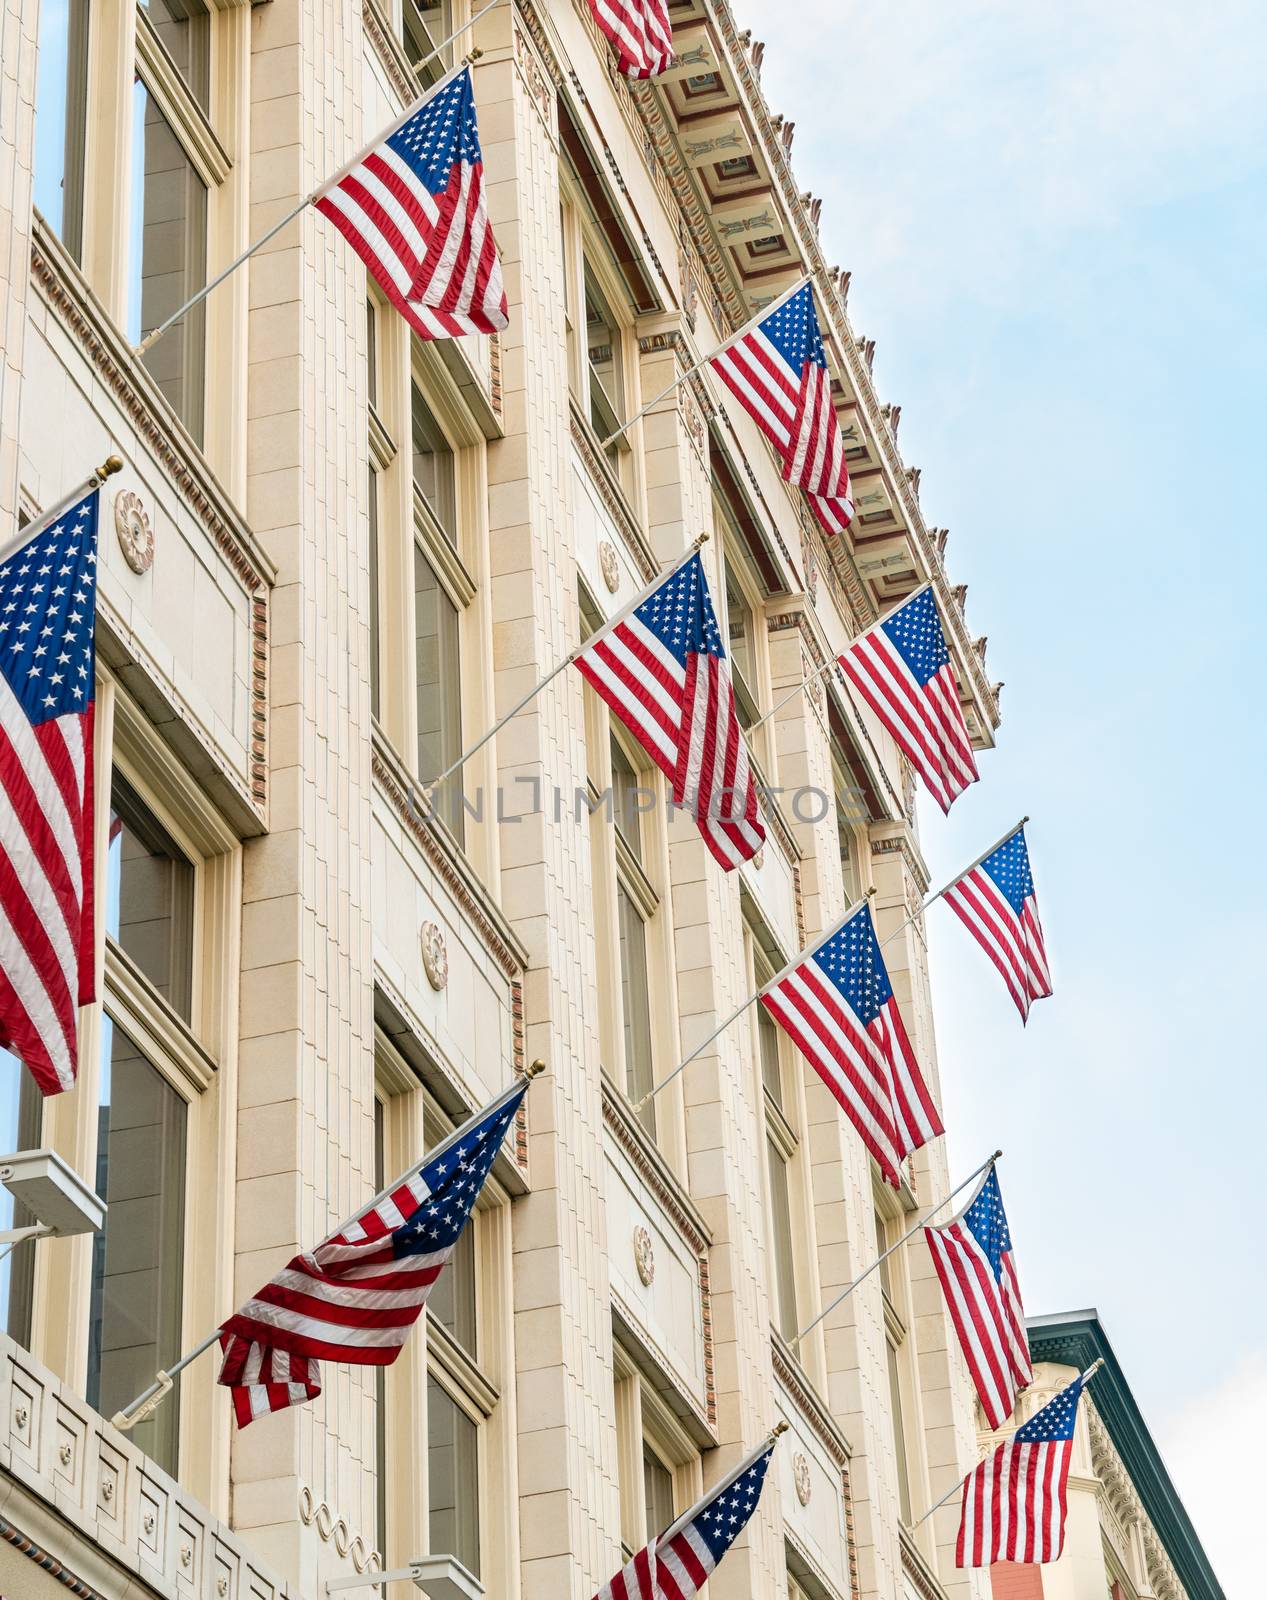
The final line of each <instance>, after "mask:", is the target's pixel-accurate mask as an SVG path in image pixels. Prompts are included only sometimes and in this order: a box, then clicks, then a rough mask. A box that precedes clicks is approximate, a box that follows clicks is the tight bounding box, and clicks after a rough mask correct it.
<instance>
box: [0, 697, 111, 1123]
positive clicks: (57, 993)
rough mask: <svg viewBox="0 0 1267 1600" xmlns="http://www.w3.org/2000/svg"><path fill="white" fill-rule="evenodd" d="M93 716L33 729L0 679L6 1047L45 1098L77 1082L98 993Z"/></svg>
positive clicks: (0, 960) (0, 947)
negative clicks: (88, 1008)
mask: <svg viewBox="0 0 1267 1600" xmlns="http://www.w3.org/2000/svg"><path fill="white" fill-rule="evenodd" d="M93 717H94V712H93V706H92V705H91V704H89V706H88V707H87V709H86V710H84V711H75V712H70V713H68V714H67V715H65V716H61V717H54V718H52V719H50V720H49V721H48V722H44V723H41V724H39V725H38V726H32V724H31V720H30V718H29V717H28V716H27V713H26V711H25V709H24V708H23V706H22V705H21V704H20V702H19V701H18V699H17V697H16V696H15V695H14V693H13V691H12V689H11V688H10V687H9V684H8V682H7V680H6V679H5V678H4V676H3V674H0V1017H2V1018H3V1038H2V1039H0V1043H3V1044H4V1045H6V1046H7V1047H8V1048H9V1049H11V1050H12V1051H13V1052H14V1053H15V1054H16V1055H18V1056H19V1057H21V1059H22V1060H23V1061H24V1062H25V1063H26V1065H27V1066H28V1067H29V1068H30V1071H31V1074H32V1076H33V1077H34V1078H35V1081H36V1083H38V1084H39V1086H40V1089H41V1090H42V1091H43V1093H44V1094H46V1095H47V1094H59V1093H60V1092H62V1091H63V1090H65V1089H69V1088H71V1087H72V1086H73V1085H74V1082H75V1074H76V1072H77V1070H78V1060H79V1052H78V1044H77V1037H76V1030H77V1022H78V1017H77V1013H78V1009H79V1007H80V1006H81V1005H87V1004H88V1003H89V1002H90V1001H92V1000H93V999H94V998H95V992H96V991H95V934H94V921H95V919H94V916H93V892H92V881H93V754H92V739H93Z"/></svg>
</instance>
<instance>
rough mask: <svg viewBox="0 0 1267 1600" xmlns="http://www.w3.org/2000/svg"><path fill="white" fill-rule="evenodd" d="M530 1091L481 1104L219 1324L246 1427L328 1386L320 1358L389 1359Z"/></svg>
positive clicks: (373, 1362)
mask: <svg viewBox="0 0 1267 1600" xmlns="http://www.w3.org/2000/svg"><path fill="white" fill-rule="evenodd" d="M526 1090H527V1083H526V1082H520V1083H517V1084H515V1085H514V1086H513V1087H512V1088H510V1089H507V1090H506V1091H505V1092H504V1093H503V1094H500V1095H499V1096H498V1097H497V1099H496V1100H494V1101H492V1102H491V1104H489V1105H487V1106H485V1107H484V1109H483V1110H482V1111H477V1112H476V1113H475V1115H474V1116H473V1117H471V1118H470V1119H469V1120H468V1121H467V1122H465V1123H464V1124H463V1125H462V1127H460V1128H459V1129H457V1131H456V1132H454V1133H452V1134H450V1135H449V1137H448V1138H447V1139H446V1140H445V1141H444V1142H443V1143H442V1144H440V1145H438V1146H437V1147H436V1149H435V1150H433V1151H432V1152H431V1154H430V1155H428V1156H427V1158H426V1159H425V1160H424V1162H423V1163H422V1165H421V1167H417V1168H410V1170H409V1171H408V1172H407V1173H405V1174H404V1176H403V1177H401V1178H400V1179H398V1180H397V1182H396V1183H394V1184H393V1185H392V1186H391V1188H390V1189H388V1190H386V1191H385V1192H384V1193H383V1194H381V1195H380V1196H378V1198H377V1199H375V1200H373V1201H371V1203H370V1204H369V1206H367V1207H366V1208H365V1210H363V1211H361V1212H359V1213H358V1214H357V1216H356V1217H355V1218H354V1220H353V1221H352V1222H349V1223H346V1224H345V1225H344V1226H343V1227H342V1228H341V1229H340V1230H339V1231H338V1232H337V1233H334V1234H332V1235H331V1236H330V1237H329V1238H328V1239H327V1240H326V1241H325V1242H324V1243H323V1244H319V1245H318V1246H317V1248H316V1249H315V1250H313V1251H311V1252H309V1253H305V1254H304V1255H298V1256H294V1257H292V1259H291V1260H290V1261H289V1262H287V1264H286V1266H285V1267H283V1269H282V1270H281V1271H280V1272H279V1273H278V1274H277V1276H276V1277H275V1278H273V1279H271V1280H270V1281H269V1282H268V1283H266V1284H265V1285H264V1287H263V1288H262V1289H261V1290H260V1291H259V1293H258V1294H257V1295H256V1296H255V1297H254V1299H252V1300H248V1301H247V1303H246V1304H245V1305H244V1306H243V1307H242V1308H241V1310H240V1311H237V1312H235V1313H234V1314H233V1316H231V1317H230V1318H229V1319H228V1321H227V1322H225V1323H224V1324H223V1325H222V1327H221V1329H220V1343H221V1346H222V1347H223V1349H224V1362H223V1364H222V1366H221V1368H220V1376H219V1378H218V1380H217V1381H218V1382H220V1383H223V1384H226V1385H227V1386H228V1387H230V1388H231V1389H232V1390H233V1409H234V1411H235V1412H236V1414H237V1419H238V1426H239V1427H242V1428H245V1427H246V1426H247V1424H248V1423H250V1422H253V1421H254V1420H255V1418H256V1417H262V1416H267V1415H268V1413H269V1412H270V1411H283V1410H285V1408H286V1407H287V1406H293V1405H300V1404H302V1402H303V1401H305V1400H312V1399H315V1398H316V1396H317V1395H319V1394H320V1393H321V1369H320V1365H319V1363H320V1361H321V1360H322V1359H327V1358H328V1359H329V1360H331V1361H344V1362H347V1363H348V1364H350V1365H352V1366H375V1367H385V1366H390V1365H391V1363H392V1362H393V1361H395V1359H396V1357H397V1356H398V1355H399V1354H400V1351H401V1347H402V1346H403V1345H404V1342H405V1340H406V1338H407V1337H408V1336H409V1330H410V1328H411V1327H412V1326H413V1325H414V1323H415V1322H416V1321H417V1320H418V1317H419V1314H420V1313H421V1311H422V1308H423V1306H424V1305H425V1304H426V1301H427V1296H428V1295H429V1294H430V1293H431V1286H432V1284H434V1283H435V1281H436V1279H437V1278H438V1277H439V1276H440V1272H441V1269H442V1268H443V1267H444V1264H445V1262H446V1261H448V1259H449V1257H450V1256H451V1255H452V1254H453V1249H454V1246H455V1245H456V1244H457V1241H458V1236H459V1235H460V1234H461V1232H462V1229H463V1228H464V1227H465V1226H466V1222H467V1218H468V1217H469V1216H470V1214H471V1210H472V1207H473V1206H474V1205H475V1201H476V1199H477V1198H478V1196H479V1192H480V1190H481V1189H482V1188H483V1187H484V1180H485V1179H486V1178H487V1177H488V1173H489V1168H490V1167H491V1166H492V1164H493V1161H494V1159H495V1157H496V1155H497V1151H498V1149H499V1148H500V1146H501V1142H502V1137H503V1135H504V1134H505V1132H506V1129H507V1128H508V1127H509V1126H510V1124H511V1121H512V1120H513V1118H514V1115H515V1113H516V1111H518V1109H519V1104H520V1102H521V1101H522V1099H523V1097H524V1094H525V1092H526Z"/></svg>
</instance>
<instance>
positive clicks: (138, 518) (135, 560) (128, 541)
mask: <svg viewBox="0 0 1267 1600" xmlns="http://www.w3.org/2000/svg"><path fill="white" fill-rule="evenodd" d="M114 531H115V533H116V534H117V535H118V538H119V548H120V550H122V551H123V559H124V560H125V561H126V562H127V564H128V566H130V567H131V568H132V571H133V572H136V573H142V572H148V571H149V570H150V568H151V567H152V566H153V565H154V529H153V527H152V526H151V524H150V519H149V515H148V513H147V512H146V509H145V507H144V506H143V505H142V504H141V497H140V495H138V494H134V493H133V491H132V490H131V489H120V490H119V492H118V494H116V495H115V497H114Z"/></svg>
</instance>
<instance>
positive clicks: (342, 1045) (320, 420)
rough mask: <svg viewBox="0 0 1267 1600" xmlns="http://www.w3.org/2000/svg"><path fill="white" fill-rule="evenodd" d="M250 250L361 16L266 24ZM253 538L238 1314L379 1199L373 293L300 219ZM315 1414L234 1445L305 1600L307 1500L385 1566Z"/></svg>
mask: <svg viewBox="0 0 1267 1600" xmlns="http://www.w3.org/2000/svg"><path fill="white" fill-rule="evenodd" d="M253 23H254V27H253V33H252V74H251V85H252V88H251V92H252V108H251V109H252V115H251V130H252V145H253V148H252V160H251V217H250V231H251V234H252V236H256V235H258V234H260V233H262V232H264V231H265V230H266V229H267V228H268V226H269V225H270V224H271V223H272V222H274V221H275V220H276V219H277V218H278V217H279V216H280V215H281V214H282V213H283V212H284V211H285V210H286V209H288V208H289V207H291V206H293V205H294V204H295V202H296V201H297V200H298V199H299V197H300V196H301V195H303V194H304V193H306V192H307V191H308V190H309V189H311V188H312V187H313V185H314V183H315V182H316V181H317V180H319V179H320V177H322V176H323V175H324V174H326V173H328V172H331V171H333V170H334V169H335V168H337V167H338V166H339V165H340V164H341V163H342V162H343V161H345V160H346V159H347V157H348V156H349V155H350V154H351V153H352V152H353V151H355V150H356V149H357V148H358V147H359V146H360V144H361V143H362V142H363V139H364V134H365V130H364V129H363V127H362V123H361V112H360V103H361V97H360V94H359V86H360V80H361V69H362V53H363V51H364V48H365V44H364V35H363V31H362V26H361V14H360V8H359V6H357V5H354V4H351V3H350V0H323V3H322V4H320V5H318V6H316V7H313V6H310V5H304V4H301V3H300V0H274V3H273V4H271V5H269V6H265V7H262V8H260V9H259V10H257V11H256V13H255V14H254V17H253ZM249 270H250V307H251V309H250V315H249V324H248V332H249V339H250V366H249V379H250V382H249V401H248V420H249V447H248V460H247V475H246V482H247V505H248V512H249V516H250V520H251V522H252V525H253V526H254V528H255V530H256V532H257V534H258V535H259V537H260V539H261V541H262V542H263V544H264V546H265V548H266V549H267V550H268V552H269V554H270V556H271V557H272V559H273V560H274V562H275V563H276V565H277V568H278V578H277V586H276V588H275V590H274V591H273V594H272V597H271V602H270V628H271V634H272V639H271V653H270V660H269V730H268V757H269V822H270V832H269V834H268V835H267V836H266V837H265V838H263V839H260V840H258V841H254V842H252V843H251V844H250V845H248V846H247V848H246V851H245V861H244V884H243V898H244V907H243V930H242V1000H241V1053H240V1079H239V1081H240V1099H239V1106H240V1111H239V1146H238V1180H237V1217H238V1226H237V1238H236V1252H237V1253H236V1264H237V1266H236V1277H237V1283H236V1295H237V1298H238V1299H241V1298H242V1297H243V1296H245V1295H247V1294H249V1293H251V1292H252V1291H253V1290H254V1289H255V1288H256V1287H257V1286H258V1284H259V1283H260V1282H261V1281H263V1280H264V1279H265V1278H267V1277H268V1276H269V1275H270V1274H271V1273H272V1272H274V1271H275V1270H276V1269H277V1268H278V1267H279V1266H280V1265H281V1264H282V1263H283V1262H284V1261H285V1260H286V1259H287V1258H288V1257H289V1256H290V1255H291V1254H292V1253H293V1252H294V1251H295V1250H297V1249H299V1248H302V1247H307V1246H310V1245H311V1244H312V1243H313V1242H314V1241H315V1240H316V1239H318V1238H320V1237H321V1236H322V1235H323V1234H324V1233H325V1232H326V1231H327V1230H328V1229H329V1228H330V1227H331V1226H332V1225H334V1224H336V1223H337V1222H338V1221H339V1220H340V1219H341V1218H342V1217H343V1216H344V1215H346V1214H347V1213H348V1212H349V1211H351V1210H352V1209H353V1208H354V1207H355V1206H356V1205H357V1204H358V1203H359V1202H360V1201H362V1200H363V1199H365V1198H366V1196H367V1195H368V1194H369V1192H370V1190H371V1188H372V1179H373V1053H372V1041H373V1027H372V989H371V974H372V970H373V959H372V946H371V929H370V920H369V887H370V883H369V844H370V746H369V739H368V737H367V733H368V728H369V635H368V616H369V594H368V579H367V572H368V568H369V560H368V520H367V508H366V505H365V502H364V490H363V485H364V484H365V481H366V463H365V449H366V444H365V437H366V430H365V405H366V388H365V384H366V380H365V370H366V369H365V352H364V350H363V348H362V344H363V331H362V330H363V327H364V317H363V311H362V305H363V300H364V288H363V274H362V271H361V268H360V266H359V265H358V264H357V263H356V261H355V259H354V257H353V255H352V253H351V252H350V250H349V248H348V246H347V245H346V243H345V242H344V241H343V239H342V238H341V237H340V236H339V235H338V234H337V233H336V232H335V230H334V229H332V228H331V227H329V226H328V224H327V223H326V222H325V221H324V219H322V218H321V217H320V216H318V214H317V213H316V212H315V211H313V210H311V209H309V210H307V211H305V212H304V213H303V214H302V215H301V216H300V218H299V219H298V220H297V221H296V222H294V223H293V224H291V225H290V226H289V227H288V228H286V229H285V230H284V231H283V232H282V233H281V234H280V235H279V236H278V237H277V239H276V240H274V241H273V243H272V244H271V245H270V246H269V247H268V248H267V249H266V250H265V251H263V252H261V254H260V255H259V256H258V257H256V258H255V259H254V260H253V261H252V264H251V267H250V269H249ZM323 1377H324V1384H325V1395H324V1399H323V1402H322V1404H321V1405H320V1406H319V1407H314V1406H311V1405H308V1406H300V1407H297V1408H294V1409H292V1410H289V1411H287V1412H284V1413H282V1414H281V1415H278V1416H274V1417H271V1418H270V1419H269V1420H268V1421H267V1422H266V1423H262V1424H257V1425H255V1426H253V1427H252V1428H249V1429H247V1430H245V1431H243V1432H241V1433H238V1434H237V1435H236V1437H235V1439H234V1447H233V1460H232V1477H233V1490H234V1498H233V1515H234V1520H235V1522H236V1524H237V1526H239V1527H240V1528H243V1529H244V1530H249V1536H250V1538H251V1540H252V1542H253V1544H254V1545H255V1547H256V1548H257V1549H259V1550H260V1552H261V1554H262V1555H263V1556H264V1558H265V1559H266V1560H268V1561H270V1562H272V1563H273V1564H274V1565H276V1566H277V1567H278V1568H279V1569H280V1570H281V1571H283V1572H284V1573H286V1574H287V1576H288V1577H289V1578H290V1579H291V1581H292V1582H294V1583H295V1584H296V1585H297V1586H298V1587H299V1588H300V1589H302V1591H303V1592H304V1593H306V1594H307V1593H316V1592H317V1588H318V1582H319V1575H318V1559H319V1558H320V1559H321V1560H322V1562H323V1564H324V1565H325V1566H326V1567H327V1568H332V1567H334V1566H335V1564H336V1560H337V1558H336V1557H335V1556H334V1554H333V1551H332V1549H330V1548H328V1547H323V1546H321V1545H320V1544H319V1543H318V1540H317V1537H316V1533H315V1531H314V1529H313V1528H311V1527H306V1526H305V1525H303V1524H302V1523H301V1521H300V1520H299V1518H298V1515H297V1513H298V1509H299V1492H300V1487H301V1485H307V1486H308V1487H309V1488H310V1489H311V1492H312V1494H313V1497H314V1499H315V1501H316V1502H317V1503H318V1504H320V1503H321V1502H322V1501H324V1502H325V1503H326V1504H327V1505H329V1506H330V1507H331V1509H332V1512H333V1514H334V1515H335V1516H336V1517H342V1518H343V1519H344V1520H345V1522H346V1523H347V1525H348V1527H349V1528H350V1530H351V1532H352V1533H353V1534H358V1533H359V1534H360V1535H361V1536H362V1537H363V1538H364V1539H365V1540H366V1542H367V1543H368V1544H370V1545H372V1544H373V1528H374V1522H373V1493H374V1401H373V1395H374V1388H373V1379H372V1375H370V1374H369V1372H368V1369H364V1368H351V1367H347V1366H341V1365H339V1364H338V1363H334V1362H329V1363H325V1364H324V1367H323Z"/></svg>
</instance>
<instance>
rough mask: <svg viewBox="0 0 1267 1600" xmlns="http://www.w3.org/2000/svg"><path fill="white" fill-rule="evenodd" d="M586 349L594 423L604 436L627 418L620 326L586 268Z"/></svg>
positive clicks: (598, 432)
mask: <svg viewBox="0 0 1267 1600" xmlns="http://www.w3.org/2000/svg"><path fill="white" fill-rule="evenodd" d="M585 349H586V356H587V360H588V362H589V392H590V424H591V426H592V427H593V429H594V432H595V433H596V434H597V435H598V436H599V438H600V439H605V438H606V437H607V435H608V434H609V433H611V432H612V431H613V428H614V427H616V426H618V425H619V424H620V423H622V422H623V421H624V420H625V392H624V377H623V373H622V369H621V360H620V327H619V324H618V323H617V321H616V318H615V317H614V316H613V315H612V311H611V307H610V306H609V305H608V304H607V301H606V300H605V299H604V298H603V293H602V290H601V289H599V287H598V285H597V283H596V282H595V281H594V277H593V275H592V273H591V272H590V271H589V269H588V268H586V271H585Z"/></svg>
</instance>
